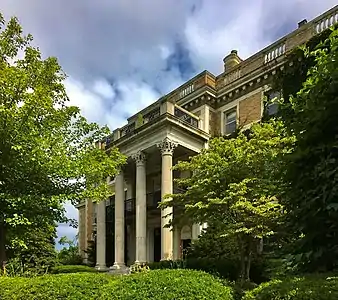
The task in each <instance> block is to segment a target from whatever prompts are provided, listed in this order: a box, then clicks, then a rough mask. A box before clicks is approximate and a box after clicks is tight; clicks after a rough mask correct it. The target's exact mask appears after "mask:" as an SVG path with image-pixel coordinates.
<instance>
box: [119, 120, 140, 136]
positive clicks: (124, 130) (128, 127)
mask: <svg viewBox="0 0 338 300" xmlns="http://www.w3.org/2000/svg"><path fill="white" fill-rule="evenodd" d="M135 125H136V124H135V123H131V124H127V125H126V126H124V127H122V128H121V130H120V135H121V137H122V136H125V135H127V134H130V133H131V132H133V131H134V130H135V127H136V126H135Z"/></svg>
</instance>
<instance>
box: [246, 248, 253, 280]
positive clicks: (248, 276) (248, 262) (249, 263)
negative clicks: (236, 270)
mask: <svg viewBox="0 0 338 300" xmlns="http://www.w3.org/2000/svg"><path fill="white" fill-rule="evenodd" d="M251 259H252V251H251V249H250V248H249V253H248V255H247V259H246V266H245V280H246V281H250V269H251Z"/></svg>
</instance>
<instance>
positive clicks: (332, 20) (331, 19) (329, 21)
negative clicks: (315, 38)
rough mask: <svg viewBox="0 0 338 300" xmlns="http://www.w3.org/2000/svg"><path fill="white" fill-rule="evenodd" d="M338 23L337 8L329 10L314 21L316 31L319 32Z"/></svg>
mask: <svg viewBox="0 0 338 300" xmlns="http://www.w3.org/2000/svg"><path fill="white" fill-rule="evenodd" d="M337 23H338V9H337V8H336V9H335V10H333V11H329V12H328V13H327V14H326V15H324V16H322V17H321V18H320V19H319V20H318V21H317V22H315V30H316V33H321V32H322V31H324V30H325V29H328V28H329V27H331V26H333V25H335V24H337Z"/></svg>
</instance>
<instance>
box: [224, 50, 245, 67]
mask: <svg viewBox="0 0 338 300" xmlns="http://www.w3.org/2000/svg"><path fill="white" fill-rule="evenodd" d="M241 61H242V59H241V58H240V57H239V56H238V55H237V50H231V52H230V54H229V55H227V56H226V57H224V59H223V62H224V72H227V71H229V70H231V69H232V68H234V67H235V66H237V65H238V64H239V63H240V62H241Z"/></svg>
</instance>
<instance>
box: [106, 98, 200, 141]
mask: <svg viewBox="0 0 338 300" xmlns="http://www.w3.org/2000/svg"><path fill="white" fill-rule="evenodd" d="M164 114H170V115H172V116H175V117H177V118H178V119H179V120H181V121H183V122H184V123H186V124H189V125H190V126H192V127H194V128H199V122H200V120H199V117H197V116H195V115H194V114H192V113H190V112H189V111H187V110H185V109H184V108H182V107H180V106H178V105H175V104H173V103H172V102H171V101H162V103H160V102H157V105H155V107H152V108H151V109H150V110H148V111H145V112H144V114H142V113H140V115H141V120H139V121H141V122H142V123H141V124H137V123H138V121H137V116H135V117H131V118H130V119H129V124H127V125H125V126H123V127H122V128H118V129H116V130H114V132H113V133H112V134H111V135H110V136H108V137H107V138H106V140H105V145H106V147H109V146H110V145H111V143H113V142H114V141H116V140H118V139H120V138H122V137H125V136H132V135H133V134H135V131H136V130H141V127H142V126H144V125H146V124H148V123H150V122H153V121H154V122H156V120H157V119H159V118H160V117H161V115H164ZM139 128H140V129H139Z"/></svg>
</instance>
